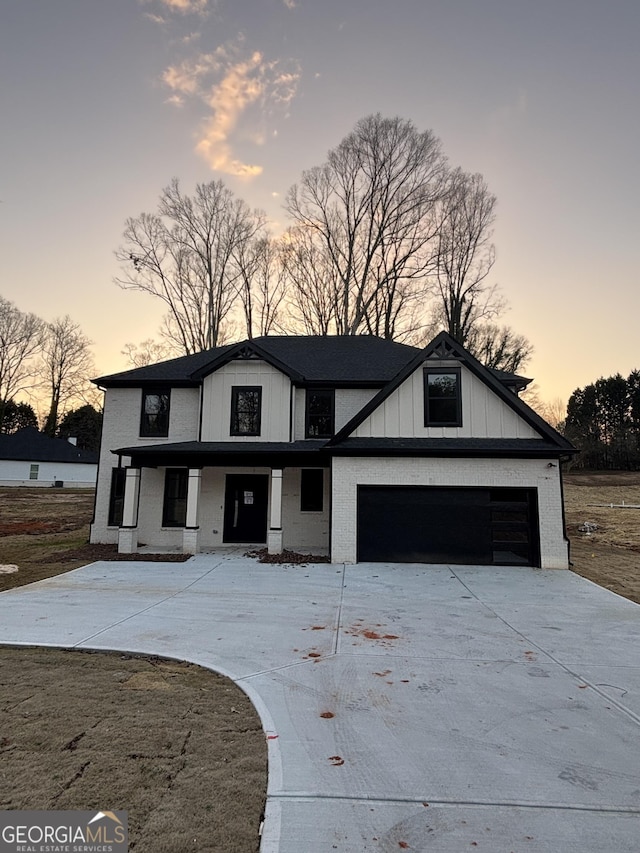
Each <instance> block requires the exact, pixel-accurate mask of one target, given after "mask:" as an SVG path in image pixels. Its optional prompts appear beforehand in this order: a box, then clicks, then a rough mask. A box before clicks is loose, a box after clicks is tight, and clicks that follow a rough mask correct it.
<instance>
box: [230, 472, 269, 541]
mask: <svg viewBox="0 0 640 853" xmlns="http://www.w3.org/2000/svg"><path fill="white" fill-rule="evenodd" d="M268 496H269V477H268V475H267V474H227V484H226V488H225V494H224V532H223V541H224V542H250V543H253V542H256V543H261V544H264V543H265V542H266V541H267V500H268Z"/></svg>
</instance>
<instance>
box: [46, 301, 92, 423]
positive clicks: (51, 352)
mask: <svg viewBox="0 0 640 853" xmlns="http://www.w3.org/2000/svg"><path fill="white" fill-rule="evenodd" d="M90 345H91V341H90V340H89V339H88V338H87V337H86V336H85V335H84V334H83V333H82V331H81V330H80V327H79V326H78V325H77V324H76V323H74V322H73V321H72V320H71V318H70V317H69V315H66V316H65V317H59V318H58V319H56V320H54V321H53V322H52V323H48V324H47V335H46V338H45V342H44V345H43V348H42V373H43V384H45V386H46V388H47V391H48V396H49V411H48V414H47V417H46V420H45V424H44V428H43V432H45V433H46V434H47V435H50V436H55V434H56V431H57V428H58V422H59V418H60V415H61V413H62V410H63V408H64V406H65V405H66V404H67V403H68V402H70V401H73V400H84V399H85V397H84V396H83V391H84V390H85V389H86V390H89V389H90V385H89V378H90V377H91V375H92V373H93V358H92V355H91V352H90V350H89V347H90Z"/></svg>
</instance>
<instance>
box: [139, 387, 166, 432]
mask: <svg viewBox="0 0 640 853" xmlns="http://www.w3.org/2000/svg"><path fill="white" fill-rule="evenodd" d="M170 402H171V391H170V389H169V388H149V389H147V390H145V391H143V392H142V413H141V416H140V435H141V436H142V437H143V438H166V437H167V436H168V435H169V408H170Z"/></svg>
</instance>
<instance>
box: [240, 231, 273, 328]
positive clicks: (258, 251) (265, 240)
mask: <svg viewBox="0 0 640 853" xmlns="http://www.w3.org/2000/svg"><path fill="white" fill-rule="evenodd" d="M237 263H238V269H239V270H240V291H239V292H240V301H241V302H242V309H243V313H244V319H245V325H246V330H247V337H248V338H253V337H255V336H256V335H268V334H269V333H270V332H273V331H274V329H275V328H276V327H277V326H278V323H279V317H280V309H281V306H282V302H283V300H284V297H285V271H284V267H283V265H282V263H281V259H280V245H279V243H278V242H277V241H276V240H274V239H273V238H272V237H271V236H269V235H267V234H264V235H261V236H259V237H257V238H256V239H254V240H252V241H250V242H246V243H244V244H243V245H242V246H240V247H239V249H238V253H237Z"/></svg>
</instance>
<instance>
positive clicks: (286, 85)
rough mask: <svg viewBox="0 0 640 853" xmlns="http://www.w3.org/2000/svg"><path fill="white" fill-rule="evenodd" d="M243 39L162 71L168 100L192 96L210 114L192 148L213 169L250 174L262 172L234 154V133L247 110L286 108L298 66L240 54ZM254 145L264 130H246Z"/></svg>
mask: <svg viewBox="0 0 640 853" xmlns="http://www.w3.org/2000/svg"><path fill="white" fill-rule="evenodd" d="M242 49H243V39H242V38H240V39H239V40H238V41H237V42H236V43H234V44H229V45H220V46H219V47H218V48H216V50H215V51H214V52H213V53H206V54H205V53H203V54H200V55H199V56H198V57H196V58H195V59H193V60H187V61H185V62H182V63H180V64H179V65H172V66H170V67H169V68H167V69H166V71H165V72H164V74H163V78H162V79H163V81H164V83H165V84H166V85H167V86H168V87H169V89H171V92H172V94H171V97H170V98H169V99H168V100H169V102H170V103H172V104H174V105H175V106H182V105H183V104H184V102H185V99H187V98H192V99H196V100H198V101H200V102H201V103H204V104H206V105H207V106H208V107H209V109H210V110H211V115H210V117H209V118H208V119H206V120H205V122H204V123H203V125H202V126H201V128H200V130H199V133H198V142H197V144H196V151H197V152H198V154H200V156H201V157H203V158H204V159H205V160H206V162H207V163H208V164H209V166H210V167H211V169H213V170H215V171H219V172H224V173H225V174H228V175H236V176H238V177H244V178H251V177H255V176H256V175H259V174H260V173H261V172H262V167H261V166H259V165H256V164H250V163H244V162H242V160H240V159H239V158H238V157H237V156H235V155H234V153H233V149H232V137H233V135H234V132H235V131H236V130H237V126H238V122H239V121H240V119H241V118H242V117H243V116H245V115H246V113H247V112H248V111H249V109H250V108H255V109H258V110H259V111H260V114H261V118H264V117H265V116H267V115H268V114H269V113H271V112H272V111H273V110H274V109H278V110H282V109H283V108H285V109H286V107H288V105H289V104H290V103H291V101H292V100H293V98H294V97H295V94H296V90H297V86H298V82H299V79H300V70H299V68H298V67H297V65H295V64H294V63H288V64H286V63H284V62H283V61H282V60H266V59H265V57H264V55H263V54H262V53H261V52H260V51H254V52H253V53H252V54H251V55H250V56H249V57H246V56H245V57H243V56H242ZM250 136H251V138H252V139H253V141H254V143H256V144H263V143H264V133H263V132H261V131H260V130H254V131H253V132H252V133H251V134H250Z"/></svg>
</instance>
